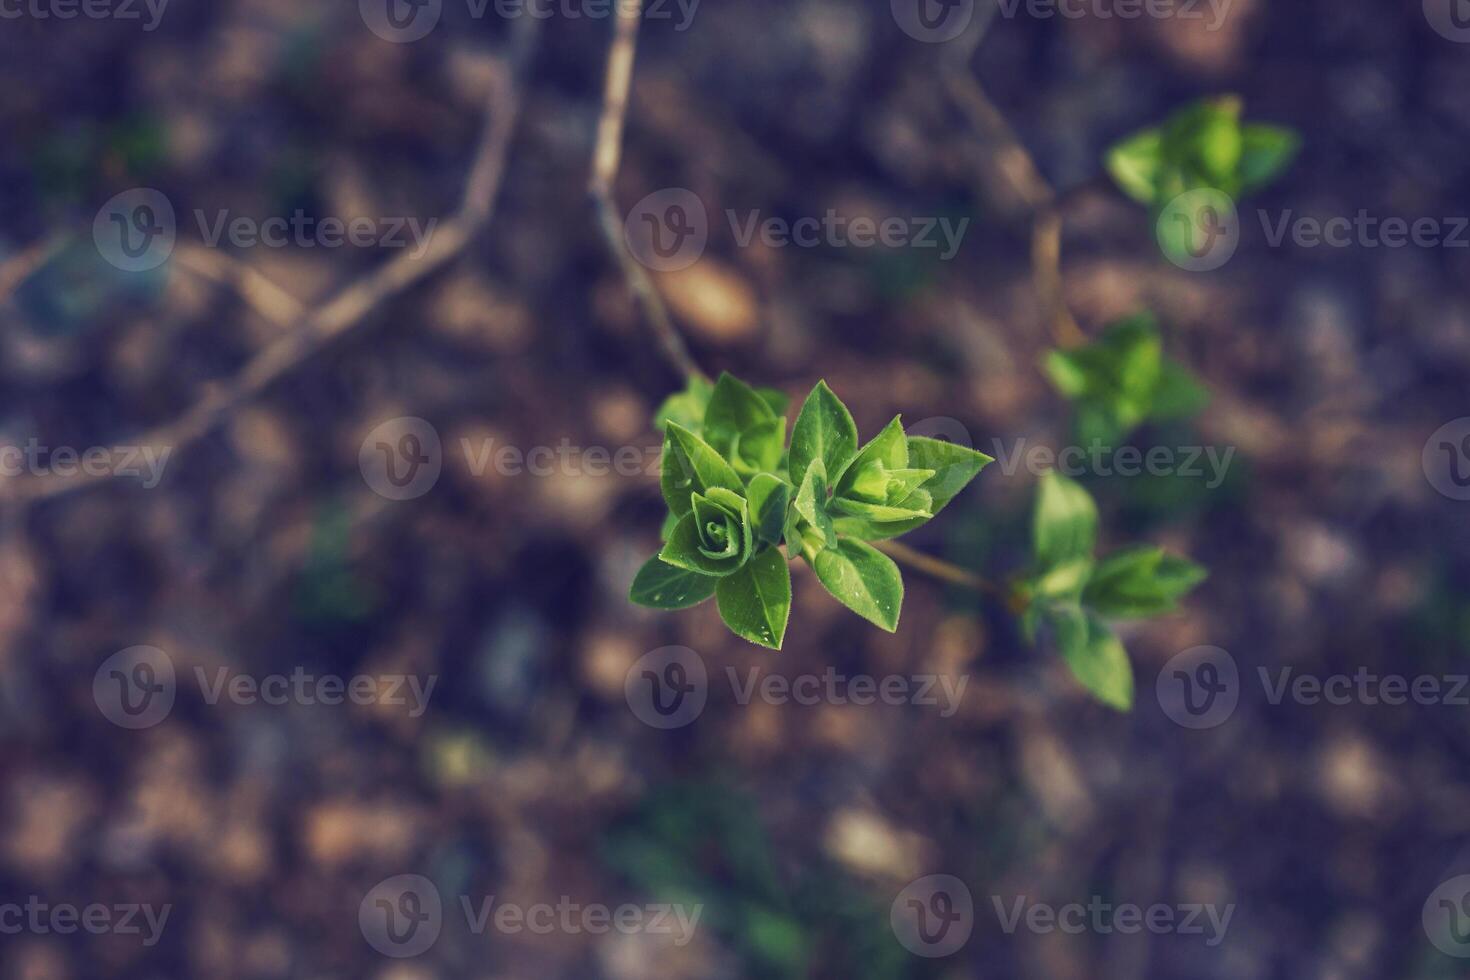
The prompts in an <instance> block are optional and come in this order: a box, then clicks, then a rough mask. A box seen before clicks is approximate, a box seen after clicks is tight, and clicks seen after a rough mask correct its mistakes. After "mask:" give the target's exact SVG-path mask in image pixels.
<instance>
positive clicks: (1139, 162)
mask: <svg viewBox="0 0 1470 980" xmlns="http://www.w3.org/2000/svg"><path fill="white" fill-rule="evenodd" d="M1163 152H1164V136H1163V133H1161V132H1160V131H1159V130H1158V128H1152V129H1145V130H1143V131H1142V132H1140V133H1135V134H1133V135H1132V136H1129V137H1128V138H1126V139H1123V140H1120V141H1119V142H1117V143H1115V144H1113V147H1112V148H1111V149H1110V150H1108V152H1107V155H1106V157H1105V158H1104V165H1105V166H1106V168H1107V171H1108V173H1109V174H1110V175H1111V176H1112V178H1113V180H1114V181H1116V182H1117V184H1118V187H1119V188H1120V189H1121V190H1122V191H1123V193H1124V194H1127V195H1128V196H1129V197H1131V198H1133V199H1134V200H1135V201H1137V202H1138V203H1140V204H1153V203H1154V202H1155V201H1156V200H1158V198H1159V193H1158V181H1159V173H1160V171H1161V170H1162V169H1163V166H1164V160H1163Z"/></svg>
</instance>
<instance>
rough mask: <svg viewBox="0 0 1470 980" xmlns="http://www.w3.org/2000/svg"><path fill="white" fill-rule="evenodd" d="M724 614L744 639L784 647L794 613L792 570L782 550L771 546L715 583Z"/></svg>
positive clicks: (732, 629)
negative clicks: (792, 604)
mask: <svg viewBox="0 0 1470 980" xmlns="http://www.w3.org/2000/svg"><path fill="white" fill-rule="evenodd" d="M715 601H716V602H717V603H718V604H719V608H720V618H721V619H723V620H724V621H725V625H726V626H728V627H730V631H731V632H733V633H734V634H735V635H736V636H739V637H741V638H742V639H745V640H749V641H750V642H751V643H755V644H758V645H760V646H763V647H770V648H771V649H773V650H779V649H781V641H782V640H783V639H784V638H785V636H786V621H787V619H788V618H789V617H790V615H791V570H790V568H788V567H787V565H786V562H785V560H784V559H783V558H782V557H781V553H780V552H779V551H777V550H776V549H775V548H767V549H766V550H765V551H762V552H761V553H760V554H758V555H756V556H755V557H754V558H752V559H751V560H750V561H749V562H748V563H746V565H745V567H744V568H742V569H740V571H738V572H736V573H735V574H733V575H730V576H727V577H726V578H722V579H720V581H719V583H718V584H717V585H716V586H715Z"/></svg>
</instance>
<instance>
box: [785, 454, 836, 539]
mask: <svg viewBox="0 0 1470 980" xmlns="http://www.w3.org/2000/svg"><path fill="white" fill-rule="evenodd" d="M795 510H796V513H797V515H798V516H800V517H801V518H802V519H803V520H805V521H806V522H807V523H808V524H809V525H811V527H812V529H813V530H815V531H816V532H817V534H818V535H819V536H820V538H821V542H822V546H823V547H828V546H830V545H831V544H832V543H833V542H835V541H836V540H837V535H836V533H835V532H834V531H833V530H832V518H831V516H830V515H829V514H828V513H827V467H826V465H825V464H824V463H823V462H822V461H821V460H820V459H814V460H812V463H811V465H810V466H808V467H807V470H806V476H805V478H803V479H802V481H801V489H800V490H798V491H796V507H795Z"/></svg>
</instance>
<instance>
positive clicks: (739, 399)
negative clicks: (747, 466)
mask: <svg viewBox="0 0 1470 980" xmlns="http://www.w3.org/2000/svg"><path fill="white" fill-rule="evenodd" d="M778 421H779V422H780V423H781V426H780V428H781V432H780V433H779V434H777V435H776V441H777V443H778V445H777V447H776V453H775V459H773V460H771V462H770V463H769V464H768V465H769V467H774V466H775V465H776V463H777V462H778V461H779V460H780V457H781V445H779V443H782V442H784V435H785V420H784V419H778V417H777V415H776V413H775V412H773V411H771V406H770V404H769V403H768V402H767V401H766V400H765V399H764V398H762V397H761V396H760V395H759V394H757V393H756V391H755V389H753V388H751V387H750V386H749V385H748V384H746V383H745V382H744V381H741V380H739V379H738V378H736V377H735V376H734V375H732V374H729V373H725V374H721V375H720V378H719V380H718V381H716V382H715V388H714V391H713V392H712V393H711V395H710V399H709V406H708V407H707V408H706V409H705V413H704V433H703V435H704V439H705V441H706V442H708V443H709V444H710V446H711V447H713V448H714V450H715V451H716V452H717V453H719V454H720V455H722V456H724V457H725V458H726V459H728V460H730V462H731V463H732V464H734V465H735V467H736V468H737V469H739V461H738V459H737V457H736V454H735V452H734V450H735V446H736V444H737V442H739V441H740V439H741V437H742V436H747V440H746V441H747V443H748V445H747V446H746V454H747V456H748V458H750V459H752V460H753V461H757V462H764V460H762V459H760V458H759V457H758V455H757V454H758V453H761V452H764V443H765V442H767V441H768V440H769V434H770V433H772V432H774V431H775V429H776V423H777V422H778ZM757 427H760V431H761V432H762V433H764V434H765V435H763V436H762V437H760V438H759V439H754V440H752V439H750V438H749V434H750V433H751V432H752V430H754V429H756V428H757Z"/></svg>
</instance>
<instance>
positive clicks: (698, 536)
mask: <svg viewBox="0 0 1470 980" xmlns="http://www.w3.org/2000/svg"><path fill="white" fill-rule="evenodd" d="M690 500H691V504H692V507H691V512H690V513H688V514H686V515H684V516H683V517H681V518H680V519H679V523H678V524H676V525H674V530H673V532H672V533H671V534H670V535H669V540H668V541H667V542H665V543H664V547H663V550H662V551H660V552H659V555H658V556H659V557H660V558H661V559H663V560H664V561H665V562H667V563H668V564H670V565H673V566H675V567H677V568H682V569H685V570H686V571H690V572H697V573H698V574H700V575H716V576H723V575H729V574H731V573H732V572H735V571H736V570H738V569H739V568H740V567H741V566H743V565H744V564H745V563H746V562H747V561H749V560H750V557H751V555H752V554H753V553H754V550H755V540H754V534H753V532H752V529H751V526H750V519H749V512H748V505H747V503H746V501H745V498H744V497H741V496H740V495H739V494H738V493H736V492H735V491H733V490H728V489H726V488H724V487H711V488H710V490H709V492H708V494H700V493H695V494H694V495H693V496H692V497H691V498H690Z"/></svg>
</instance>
